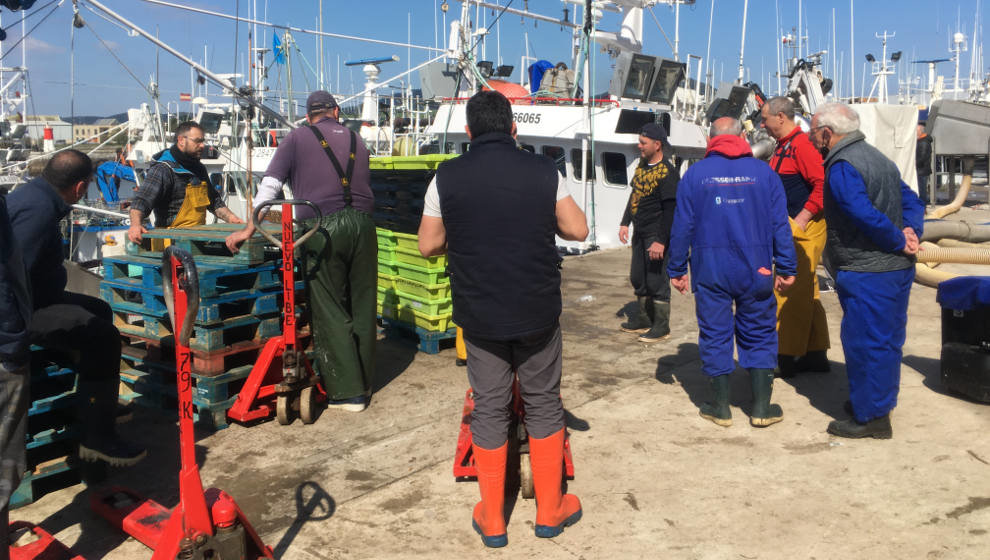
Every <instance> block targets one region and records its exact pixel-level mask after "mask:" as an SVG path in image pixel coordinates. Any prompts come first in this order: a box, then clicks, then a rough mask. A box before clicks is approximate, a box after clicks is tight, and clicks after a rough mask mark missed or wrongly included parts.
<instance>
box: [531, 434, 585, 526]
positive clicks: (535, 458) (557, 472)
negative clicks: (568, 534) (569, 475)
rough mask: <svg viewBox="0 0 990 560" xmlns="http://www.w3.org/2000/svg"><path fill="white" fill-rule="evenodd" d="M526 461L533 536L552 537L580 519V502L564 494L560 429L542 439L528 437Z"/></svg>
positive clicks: (562, 447) (562, 446) (562, 443)
mask: <svg viewBox="0 0 990 560" xmlns="http://www.w3.org/2000/svg"><path fill="white" fill-rule="evenodd" d="M529 460H530V463H531V464H532V466H533V486H534V487H535V488H534V489H535V491H536V536H537V537H543V538H549V537H556V536H557V535H559V534H560V533H562V532H563V531H564V527H567V526H568V525H573V524H575V523H577V522H578V520H579V519H581V501H580V500H578V498H577V496H575V495H573V494H564V493H563V492H562V491H561V485H562V482H563V480H564V430H563V429H561V430H560V431H559V432H557V433H555V434H553V435H550V436H548V437H545V438H543V439H536V438H534V437H532V436H530V438H529Z"/></svg>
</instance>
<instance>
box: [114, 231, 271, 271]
mask: <svg viewBox="0 0 990 560" xmlns="http://www.w3.org/2000/svg"><path fill="white" fill-rule="evenodd" d="M243 227H244V226H242V225H240V224H210V225H204V226H199V227H195V228H178V229H169V228H161V229H153V230H151V231H149V232H147V233H145V234H144V235H143V236H142V237H143V240H142V241H141V244H140V245H136V244H134V243H128V244H127V253H128V254H131V255H141V256H145V257H159V258H160V257H161V254H162V253H161V251H160V250H156V249H155V248H154V247H155V246H156V245H158V244H159V243H160V242H158V243H155V242H153V240H156V239H161V240H168V241H169V242H170V243H171V244H172V245H174V246H176V247H179V248H180V249H185V250H186V251H188V252H189V253H190V254H191V255H192V256H193V257H194V258H196V260H197V261H199V260H202V261H203V262H217V263H229V264H243V265H252V264H260V263H262V262H264V261H265V260H266V246H267V245H268V241H267V240H266V239H265V238H263V237H261V235H256V236H254V237H252V238H251V239H248V240H247V241H245V242H244V244H243V245H241V250H240V251H239V252H238V253H237V254H236V255H235V254H232V253H231V252H230V250H228V249H227V245H226V242H225V240H226V239H227V236H228V235H230V234H231V233H233V232H235V231H239V230H241V229H243ZM262 227H265V228H267V229H268V230H269V233H271V234H272V235H273V236H275V237H276V238H277V237H280V236H281V235H282V231H281V228H280V227H279V226H276V225H274V224H272V225H265V226H262Z"/></svg>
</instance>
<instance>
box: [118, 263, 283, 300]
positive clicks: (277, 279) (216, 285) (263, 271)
mask: <svg viewBox="0 0 990 560" xmlns="http://www.w3.org/2000/svg"><path fill="white" fill-rule="evenodd" d="M196 272H197V276H198V277H199V297H200V298H214V297H221V296H225V295H228V294H230V293H232V292H240V291H267V290H272V289H276V288H280V287H281V286H282V273H281V268H280V265H279V264H278V263H266V264H261V265H258V266H243V265H238V266H234V265H229V266H223V265H221V264H215V263H209V262H206V263H201V262H199V261H197V262H196ZM103 278H104V279H105V280H107V281H109V282H113V283H114V284H119V285H127V286H133V287H135V288H144V289H147V290H159V291H160V290H161V289H162V259H161V257H158V258H154V257H142V256H138V255H121V256H114V257H104V259H103Z"/></svg>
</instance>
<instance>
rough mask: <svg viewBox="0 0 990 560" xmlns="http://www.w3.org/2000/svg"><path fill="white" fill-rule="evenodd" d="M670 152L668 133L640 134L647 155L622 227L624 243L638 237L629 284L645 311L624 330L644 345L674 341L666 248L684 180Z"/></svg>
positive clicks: (652, 129) (653, 127) (647, 130)
mask: <svg viewBox="0 0 990 560" xmlns="http://www.w3.org/2000/svg"><path fill="white" fill-rule="evenodd" d="M665 149H666V150H667V151H668V152H670V145H669V144H668V143H667V131H666V130H664V128H663V127H662V126H660V125H659V124H656V123H648V124H646V125H644V126H643V128H642V130H640V132H639V153H640V155H641V156H642V157H641V158H640V160H639V165H637V166H636V172H635V173H634V174H633V178H632V181H631V182H630V183H629V186H630V187H632V192H631V193H629V203H628V204H626V212H625V215H623V217H622V223H621V226H620V227H619V241H620V242H622V243H626V242H628V241H629V225H630V224H632V226H633V233H632V262H631V263H630V267H629V280H630V281H631V282H632V285H633V289H634V290H635V291H636V300H637V302H638V304H639V308H638V309H637V312H636V314H635V315H633V316H632V317H631V318H630V319H629V321H628V322H626V323H623V324H622V325H620V328H621V329H622V330H623V331H625V332H631V333H641V334H640V337H639V341H640V342H658V341H660V340H664V339H666V338H667V337H668V336H670V284H669V279H668V278H667V268H666V262H667V259H666V253H667V251H666V248H667V245H668V243H669V241H670V228H671V226H672V225H673V223H674V208H675V206H676V205H677V182H678V181H679V180H680V176H679V174H678V173H677V169H675V168H674V166H673V164H672V163H671V162H670V159H669V158H668V157H665V156H666V155H669V154H664V150H665Z"/></svg>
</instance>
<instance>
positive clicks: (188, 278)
mask: <svg viewBox="0 0 990 560" xmlns="http://www.w3.org/2000/svg"><path fill="white" fill-rule="evenodd" d="M172 257H175V260H176V261H178V263H179V266H181V267H182V274H181V275H179V277H178V278H173V273H172ZM162 289H163V290H164V291H165V306H166V307H168V317H169V319H170V320H171V321H172V326H173V327H174V326H175V325H176V324H177V323H176V322H175V319H176V317H175V307H176V306H175V291H176V289H178V290H179V291H180V292H183V293H184V295H185V300H186V301H185V306H184V307H185V308H186V312H185V314H184V315H183V318H182V323H181V324H182V329H181V331H180V332H177V333H175V341H176V343H177V344H181V345H182V346H187V347H188V346H189V338H190V337H191V336H192V331H193V326H194V325H195V322H196V313H198V312H199V274H198V273H197V272H196V261H194V260H193V256H192V255H191V254H189V252H188V251H185V250H182V249H179V248H178V247H175V246H171V245H170V246H168V247H166V248H165V252H164V253H162ZM180 307H182V306H180Z"/></svg>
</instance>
